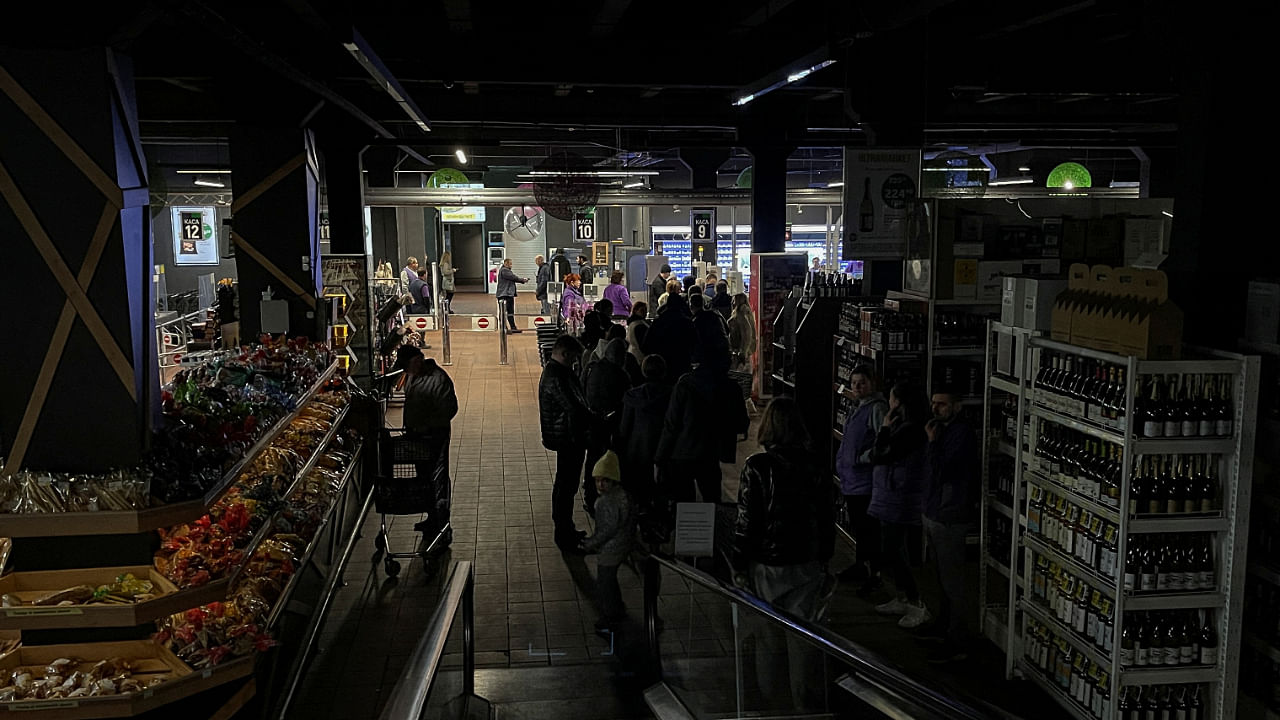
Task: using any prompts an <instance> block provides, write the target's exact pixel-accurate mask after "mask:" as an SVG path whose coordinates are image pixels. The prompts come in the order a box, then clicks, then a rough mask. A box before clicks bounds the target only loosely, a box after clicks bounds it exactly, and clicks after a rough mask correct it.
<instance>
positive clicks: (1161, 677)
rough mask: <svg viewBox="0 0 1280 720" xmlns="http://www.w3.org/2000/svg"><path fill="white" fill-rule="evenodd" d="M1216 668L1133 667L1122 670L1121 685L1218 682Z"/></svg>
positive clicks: (1217, 670) (1201, 666) (1202, 666)
mask: <svg viewBox="0 0 1280 720" xmlns="http://www.w3.org/2000/svg"><path fill="white" fill-rule="evenodd" d="M1220 672H1221V671H1220V670H1219V669H1218V668H1217V667H1216V666H1204V665H1200V666H1194V665H1193V666H1191V667H1186V666H1174V665H1171V666H1169V667H1145V668H1141V667H1131V668H1121V669H1120V685H1121V686H1132V685H1199V684H1200V683H1213V682H1217V681H1218V676H1219V674H1220Z"/></svg>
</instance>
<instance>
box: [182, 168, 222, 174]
mask: <svg viewBox="0 0 1280 720" xmlns="http://www.w3.org/2000/svg"><path fill="white" fill-rule="evenodd" d="M174 172H176V173H178V174H179V175H230V174H231V171H230V170H210V169H207V168H206V169H203V170H185V169H184V170H174Z"/></svg>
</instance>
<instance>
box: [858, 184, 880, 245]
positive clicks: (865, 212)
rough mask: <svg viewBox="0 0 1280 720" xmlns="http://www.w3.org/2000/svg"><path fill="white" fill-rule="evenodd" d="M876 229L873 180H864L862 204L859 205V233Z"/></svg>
mask: <svg viewBox="0 0 1280 720" xmlns="http://www.w3.org/2000/svg"><path fill="white" fill-rule="evenodd" d="M875 229H876V208H875V204H874V203H872V202H871V178H863V180H862V202H860V203H858V231H859V232H864V233H865V232H871V231H872V230H875Z"/></svg>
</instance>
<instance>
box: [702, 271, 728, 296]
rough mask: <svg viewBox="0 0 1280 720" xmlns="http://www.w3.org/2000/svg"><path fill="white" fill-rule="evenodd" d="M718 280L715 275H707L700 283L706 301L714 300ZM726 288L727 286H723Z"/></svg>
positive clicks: (710, 273)
mask: <svg viewBox="0 0 1280 720" xmlns="http://www.w3.org/2000/svg"><path fill="white" fill-rule="evenodd" d="M718 279H719V278H718V277H717V276H716V274H715V273H713V272H709V273H707V278H706V280H704V281H703V282H702V292H703V294H705V295H706V296H707V299H708V300H714V299H715V297H716V281H717V280H718ZM725 287H726V288H728V285H726V286H725Z"/></svg>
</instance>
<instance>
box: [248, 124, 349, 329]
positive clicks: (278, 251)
mask: <svg viewBox="0 0 1280 720" xmlns="http://www.w3.org/2000/svg"><path fill="white" fill-rule="evenodd" d="M231 180H232V183H233V185H234V187H235V199H234V200H233V201H232V203H231V212H232V233H231V239H232V243H233V245H234V247H235V255H236V272H237V275H238V276H239V280H240V336H241V339H242V340H246V341H248V340H250V339H252V338H254V337H255V336H256V335H257V334H258V333H259V332H261V330H262V322H261V304H262V293H263V291H265V290H266V289H267V288H268V287H270V289H271V291H272V292H273V293H274V299H277V300H286V301H288V303H289V332H288V334H289V335H290V336H294V337H296V336H308V337H311V338H313V339H320V337H321V336H322V327H323V326H322V313H321V312H319V310H320V303H319V299H318V298H319V287H320V268H319V263H320V240H319V231H318V224H319V219H320V208H319V192H320V167H319V161H318V159H317V157H316V147H315V139H314V136H313V135H312V133H311V131H309V130H300V129H298V127H297V126H293V127H289V126H280V125H273V126H263V125H258V124H255V123H253V122H252V121H248V120H244V121H237V122H236V125H235V128H234V130H233V131H232V133H231ZM333 237H334V239H335V242H336V238H337V232H336V229H335V233H334V235H333Z"/></svg>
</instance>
